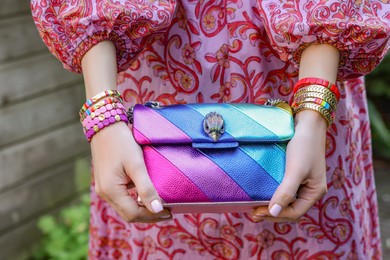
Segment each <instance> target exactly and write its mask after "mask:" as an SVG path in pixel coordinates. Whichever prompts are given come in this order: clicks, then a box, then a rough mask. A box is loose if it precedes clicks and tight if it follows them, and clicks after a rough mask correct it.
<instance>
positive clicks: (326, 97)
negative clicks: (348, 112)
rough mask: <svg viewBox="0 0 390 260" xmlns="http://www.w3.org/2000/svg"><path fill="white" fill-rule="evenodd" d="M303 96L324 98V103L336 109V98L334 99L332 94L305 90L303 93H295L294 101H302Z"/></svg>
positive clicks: (303, 99)
mask: <svg viewBox="0 0 390 260" xmlns="http://www.w3.org/2000/svg"><path fill="white" fill-rule="evenodd" d="M305 98H320V99H322V100H324V101H325V102H326V103H328V104H329V105H330V106H331V107H332V109H333V110H336V108H337V100H336V99H334V98H333V96H332V95H329V94H323V93H316V92H305V93H301V94H300V95H295V96H294V103H301V102H304V101H305ZM298 100H299V101H298Z"/></svg>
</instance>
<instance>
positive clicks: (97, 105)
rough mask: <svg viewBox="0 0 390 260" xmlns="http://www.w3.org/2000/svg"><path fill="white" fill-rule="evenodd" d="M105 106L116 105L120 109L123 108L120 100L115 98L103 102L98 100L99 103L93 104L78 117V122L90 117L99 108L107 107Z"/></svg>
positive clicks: (108, 98)
mask: <svg viewBox="0 0 390 260" xmlns="http://www.w3.org/2000/svg"><path fill="white" fill-rule="evenodd" d="M107 104H117V106H119V107H120V108H122V107H123V108H124V106H123V104H122V100H121V99H119V98H117V97H107V98H105V99H103V100H100V101H99V102H97V103H95V104H93V105H92V106H91V107H89V108H88V109H87V110H86V111H85V112H84V114H82V115H80V121H82V120H83V119H84V118H85V117H86V116H87V115H91V114H92V113H94V112H95V111H97V110H98V109H99V108H101V107H103V106H105V105H107Z"/></svg>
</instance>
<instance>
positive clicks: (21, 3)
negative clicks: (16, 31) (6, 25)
mask: <svg viewBox="0 0 390 260" xmlns="http://www.w3.org/2000/svg"><path fill="white" fill-rule="evenodd" d="M29 12H30V1H28V0H1V5H0V18H2V17H4V16H7V17H8V16H11V15H16V14H20V13H29Z"/></svg>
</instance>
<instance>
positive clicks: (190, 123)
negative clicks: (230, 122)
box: [154, 105, 235, 142]
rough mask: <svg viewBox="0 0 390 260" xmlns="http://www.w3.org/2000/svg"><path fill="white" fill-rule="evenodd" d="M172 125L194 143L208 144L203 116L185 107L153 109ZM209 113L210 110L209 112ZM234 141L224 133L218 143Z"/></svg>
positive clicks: (208, 138)
mask: <svg viewBox="0 0 390 260" xmlns="http://www.w3.org/2000/svg"><path fill="white" fill-rule="evenodd" d="M154 111H156V112H157V113H160V114H161V115H162V116H163V117H165V118H166V119H167V120H169V121H170V122H171V123H172V124H174V125H175V126H176V127H178V128H179V129H180V130H182V131H183V132H184V133H186V134H187V135H188V136H190V137H191V139H192V140H193V141H194V142H197V141H198V142H210V141H212V139H211V138H210V137H209V136H208V135H207V134H206V133H205V132H204V131H203V119H204V116H203V115H202V114H200V113H199V112H197V111H196V110H195V109H193V108H191V107H190V106H187V105H176V106H174V107H166V108H164V107H162V108H160V109H155V110H154ZM209 112H210V110H209ZM234 141H235V139H234V138H233V137H232V136H231V135H230V134H228V133H226V132H225V133H224V134H223V135H222V136H221V138H220V139H219V140H218V142H234Z"/></svg>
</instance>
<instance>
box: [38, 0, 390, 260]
mask: <svg viewBox="0 0 390 260" xmlns="http://www.w3.org/2000/svg"><path fill="white" fill-rule="evenodd" d="M31 6H32V10H33V15H34V20H35V22H36V23H37V27H38V30H40V33H41V35H42V37H43V40H44V41H45V43H46V44H47V45H48V46H49V49H50V50H51V51H52V52H53V53H54V54H55V55H56V56H57V57H58V58H59V59H60V60H62V61H63V62H64V65H65V67H66V68H68V69H71V70H73V71H81V68H80V60H81V58H82V55H83V54H84V53H85V52H86V51H87V50H88V48H90V47H91V46H93V45H94V44H96V43H97V42H98V41H100V40H102V39H110V40H113V41H116V42H115V44H116V46H117V48H119V49H120V50H122V51H123V52H127V54H123V53H122V54H120V55H119V56H118V65H119V70H120V71H121V72H120V73H119V74H118V86H117V88H118V90H120V91H121V93H122V94H123V97H124V101H125V105H126V106H127V107H130V106H131V105H133V104H134V103H144V102H145V101H147V100H158V101H160V102H162V103H163V104H173V103H190V102H198V103H202V102H250V103H259V104H261V103H264V102H265V100H266V99H267V98H270V97H272V98H283V99H285V100H288V101H291V98H292V95H291V92H292V88H293V85H294V83H295V82H296V81H297V76H298V72H297V68H298V66H299V55H300V52H301V50H302V49H303V48H304V47H305V46H307V45H308V44H310V43H328V44H332V45H333V46H335V47H337V48H338V49H339V50H340V51H341V55H342V57H343V58H342V63H341V64H340V70H339V78H340V79H344V80H345V79H348V80H346V81H340V82H338V87H339V89H340V92H341V101H340V103H339V106H338V110H337V114H336V119H335V121H334V124H333V125H332V126H331V127H330V128H329V130H328V132H327V144H326V156H327V181H328V193H327V194H326V195H325V196H324V198H322V199H321V200H320V201H318V202H317V203H316V204H315V205H314V206H313V207H312V209H311V210H310V211H309V212H308V213H307V214H306V215H305V216H304V217H302V219H301V220H300V221H298V222H297V223H279V224H278V223H270V222H260V223H254V222H252V220H251V218H250V217H249V216H248V215H247V214H238V213H233V214H185V215H175V216H174V219H173V220H172V221H169V222H163V223H158V224H128V223H125V222H124V221H122V220H121V218H120V217H119V216H118V215H117V214H116V213H115V211H114V210H113V209H112V208H111V207H110V206H109V205H108V204H107V203H106V202H105V201H103V200H101V199H100V198H99V197H98V196H97V195H96V193H95V192H94V189H93V184H92V189H91V197H92V204H91V223H90V224H91V227H90V251H89V256H90V258H91V259H252V258H253V259H319V258H320V259H380V258H381V247H380V234H379V223H378V214H377V201H376V192H375V183H374V179H373V177H374V176H373V166H372V158H371V142H370V126H369V122H368V113H367V105H366V97H365V89H364V82H363V79H362V78H359V76H361V75H363V74H366V73H368V72H369V71H371V70H372V69H373V68H374V67H375V66H376V65H377V64H378V63H379V62H380V60H381V58H382V57H383V56H384V55H385V52H386V50H387V49H388V47H389V22H390V21H389V19H390V4H386V1H345V0H342V1H320V0H318V1H255V0H251V1H240V0H216V1H211V0H210V1H208V0H205V1H195V0H188V1H178V2H174V1H141V0H134V1H110V0H104V1H103V0H100V1H99V0H96V1H92V0H88V1H87V0H83V1H81V0H73V1H49V0H44V1H42V0H33V1H32V3H31ZM88 6H89V7H91V9H90V12H87V11H86V10H84V9H85V8H86V7H88ZM102 6H110V7H112V8H108V9H107V10H112V11H113V12H108V11H107V10H106V11H102ZM134 6H135V7H134ZM115 8H116V9H115ZM132 8H133V9H132ZM137 8H138V9H137ZM146 9H150V11H148V10H146ZM114 10H115V11H114ZM134 10H138V11H134ZM140 10H143V11H142V12H144V13H142V12H141V11H140ZM98 12H101V14H100V16H99V15H96V13H98ZM122 13H125V14H129V13H131V14H132V15H131V16H132V17H134V19H141V20H142V21H143V24H144V25H145V27H142V28H141V27H140V25H141V24H142V23H136V22H134V23H131V22H130V21H129V20H128V19H127V20H126V19H125V20H123V21H122V20H121V19H120V17H121V14H122ZM141 13H142V15H141ZM157 13H159V14H160V15H158V14H157ZM65 14H67V15H65ZM113 14H115V15H113ZM144 14H150V15H144ZM64 17H68V20H66V19H64ZM102 17H104V19H105V20H104V19H103V18H102ZM124 17H127V16H126V15H125V16H124ZM118 19H119V20H118ZM115 24H123V26H122V27H120V28H121V29H118V28H119V27H118V26H116V25H115ZM65 25H66V26H68V27H66V26H65ZM65 27H66V30H68V31H67V33H65V31H66V30H65ZM80 28H83V29H80ZM137 28H138V29H137ZM143 28H145V30H144V29H143ZM140 31H141V32H142V35H145V36H142V35H141V34H139V32H140ZM69 32H72V33H69ZM130 32H133V33H134V32H138V33H135V35H136V36H132V35H133V34H132V33H130ZM102 34H103V35H105V36H104V37H106V38H104V37H101V35H102ZM107 35H108V36H107ZM113 35H115V37H114V36H113ZM129 35H130V36H131V37H130V36H129ZM116 36H120V37H116ZM107 37H108V38H107ZM79 46H82V47H79ZM118 46H119V47H118ZM121 46H122V47H121ZM134 46H136V47H134ZM121 48H122V49H121ZM132 48H136V51H135V49H132ZM119 52H120V51H119ZM130 60H132V62H130ZM259 188H261V187H259Z"/></svg>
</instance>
